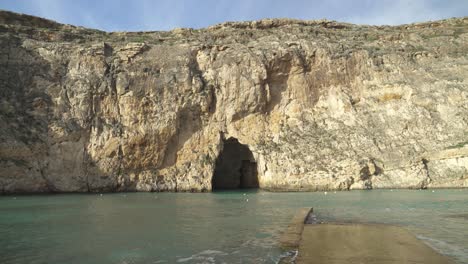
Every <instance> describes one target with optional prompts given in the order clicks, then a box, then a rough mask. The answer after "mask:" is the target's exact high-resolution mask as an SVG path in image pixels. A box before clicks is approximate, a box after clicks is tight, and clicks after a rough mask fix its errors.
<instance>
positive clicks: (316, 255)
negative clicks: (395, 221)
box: [280, 208, 454, 264]
mask: <svg viewBox="0 0 468 264" xmlns="http://www.w3.org/2000/svg"><path fill="white" fill-rule="evenodd" d="M306 212H309V213H310V212H312V209H310V208H309V209H308V210H307V209H305V208H303V209H301V210H299V212H298V213H297V214H296V215H295V217H294V218H293V220H292V221H291V224H290V226H289V227H288V229H287V231H286V232H285V233H284V235H283V237H281V240H280V242H281V244H282V245H283V247H289V248H291V247H294V246H297V247H296V248H298V251H299V252H298V256H297V259H296V263H297V264H313V263H317V264H318V263H320V264H327V263H329V264H345V263H346V264H358V263H359V264H397V263H398V264H406V263H407V264H419V263H420V264H423V263H424V264H454V262H453V261H452V260H451V259H450V258H448V257H446V256H443V255H441V254H439V253H438V252H436V251H435V250H433V249H432V248H431V247H429V246H428V245H426V244H425V243H423V242H422V241H420V240H419V239H417V238H416V237H415V236H414V235H413V234H411V233H410V232H409V231H408V230H406V229H405V228H402V227H398V226H392V225H383V224H382V225H380V224H350V223H346V224H341V223H327V224H306V220H307V217H308V214H309V213H306ZM304 214H305V215H304ZM301 217H302V219H300V218H301ZM299 231H300V232H301V233H300V234H297V233H298V232H299Z"/></svg>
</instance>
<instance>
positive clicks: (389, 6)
mask: <svg viewBox="0 0 468 264" xmlns="http://www.w3.org/2000/svg"><path fill="white" fill-rule="evenodd" d="M0 9H3V10H10V11H15V12H19V13H25V14H30V15H36V16H41V17H46V18H49V19H53V20H56V21H58V22H61V23H67V24H73V25H78V26H85V27H90V28H97V29H101V30H106V31H142V30H169V29H173V28H177V27H192V28H200V27H206V26H209V25H213V24H217V23H221V22H225V21H242V20H257V19H261V18H279V17H289V18H298V19H321V18H327V19H330V20H338V21H344V22H351V23H357V24H374V25H382V24H388V25H396V24H405V23H412V22H420V21H427V20H437V19H443V18H449V17H461V16H468V0H323V1H319V0H309V1H307V0H282V1H280V0H250V1H249V0H217V1H216V0H153V1H151V0H128V1H123V0H101V1H99V0H0Z"/></svg>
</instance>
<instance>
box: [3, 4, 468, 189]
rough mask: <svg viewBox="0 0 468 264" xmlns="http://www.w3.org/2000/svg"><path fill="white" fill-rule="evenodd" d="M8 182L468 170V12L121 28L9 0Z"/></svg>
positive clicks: (355, 179) (408, 184)
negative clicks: (226, 167)
mask: <svg viewBox="0 0 468 264" xmlns="http://www.w3.org/2000/svg"><path fill="white" fill-rule="evenodd" d="M0 68H1V70H0V192H4V193H9V192H51V191H52V192H53V191H60V192H87V191H91V192H94V191H134V190H136V191H166V190H170V191H209V190H211V188H212V186H211V181H212V176H213V172H214V169H215V164H216V159H217V157H218V155H219V154H220V152H221V151H222V149H223V142H224V141H225V140H227V139H229V138H231V137H232V138H235V139H237V140H238V141H239V142H240V143H241V144H244V145H246V146H248V148H249V150H250V151H252V153H253V155H254V158H255V161H256V163H257V164H258V168H257V171H258V181H259V185H260V187H261V188H265V189H270V190H325V189H342V190H343V189H370V188H438V187H467V186H468V18H459V19H449V20H444V21H437V22H428V23H421V24H411V25H402V26H396V27H387V26H385V27H383V26H382V27H377V26H357V25H352V24H345V23H337V22H332V21H325V20H324V21H297V20H262V21H255V22H242V23H224V24H220V25H216V26H213V27H209V28H206V29H200V30H193V29H177V30H173V31H170V32H137V33H126V32H113V33H106V32H101V31H97V30H90V29H85V28H80V27H74V26H70V25H61V24H58V23H55V22H53V21H48V20H44V19H40V18H35V17H30V16H24V15H18V14H14V13H10V12H4V11H1V12H0Z"/></svg>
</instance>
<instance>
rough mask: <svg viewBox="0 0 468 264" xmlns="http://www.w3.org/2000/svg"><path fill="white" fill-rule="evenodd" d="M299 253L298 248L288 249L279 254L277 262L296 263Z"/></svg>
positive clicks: (280, 263)
mask: <svg viewBox="0 0 468 264" xmlns="http://www.w3.org/2000/svg"><path fill="white" fill-rule="evenodd" d="M298 253H299V251H298V250H297V249H295V250H289V251H286V252H284V253H283V254H281V255H280V256H279V260H278V261H277V262H276V264H285V263H291V264H294V263H296V258H297V255H298Z"/></svg>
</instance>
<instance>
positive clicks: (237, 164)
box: [212, 138, 259, 191]
mask: <svg viewBox="0 0 468 264" xmlns="http://www.w3.org/2000/svg"><path fill="white" fill-rule="evenodd" d="M223 143H224V146H223V150H222V151H221V153H220V154H219V156H218V158H217V160H216V167H215V170H214V174H213V179H212V189H213V190H215V191H216V190H226V189H244V188H258V187H259V184H258V173H257V162H256V161H255V159H254V157H253V154H252V151H250V149H249V147H248V146H247V145H243V144H241V143H239V141H238V140H237V139H236V138H229V139H227V140H224V142H223Z"/></svg>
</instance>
